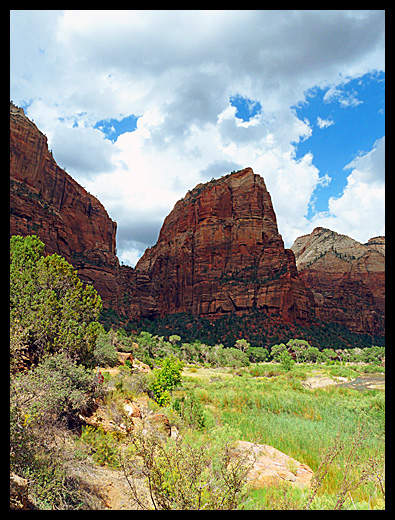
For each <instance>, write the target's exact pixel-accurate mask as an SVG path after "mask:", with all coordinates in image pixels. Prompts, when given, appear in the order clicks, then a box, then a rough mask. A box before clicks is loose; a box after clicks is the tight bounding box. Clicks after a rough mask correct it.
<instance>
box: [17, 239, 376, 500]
mask: <svg viewBox="0 0 395 520" xmlns="http://www.w3.org/2000/svg"><path fill="white" fill-rule="evenodd" d="M10 275H11V277H10V278H11V279H10V297H11V306H10V317H11V319H10V331H11V334H10V335H11V370H10V382H11V390H10V397H11V403H10V441H11V455H10V463H11V464H10V470H11V473H12V474H13V475H14V478H15V476H16V478H22V479H26V480H27V481H28V483H29V500H27V503H26V501H24V503H23V504H21V497H20V496H19V495H18V493H16V494H12V501H11V507H14V508H20V507H21V506H24V507H26V508H31V509H34V508H36V509H103V508H105V507H106V498H105V496H104V495H103V484H101V485H100V484H97V481H98V477H95V475H98V471H99V468H107V470H108V472H110V475H113V476H112V477H110V478H111V481H114V482H117V481H119V479H123V481H124V483H126V484H127V489H129V491H130V494H131V497H130V501H131V503H133V504H134V505H133V507H136V508H143V509H145V508H149V509H210V508H211V509H238V508H250V509H354V508H355V509H369V508H372V509H382V508H383V507H384V502H383V500H384V480H383V476H382V472H383V456H384V447H383V442H384V394H383V392H382V390H369V391H367V392H357V391H356V390H353V389H348V388H341V387H340V386H336V385H333V386H330V387H327V388H321V389H316V390H310V389H309V388H307V387H305V386H303V384H302V383H303V382H304V381H305V380H306V378H307V377H311V376H315V377H317V375H318V376H323V375H325V376H326V377H329V378H335V377H345V378H349V379H352V378H355V377H356V376H358V375H361V374H365V373H366V372H369V373H375V372H377V371H380V372H382V371H384V367H382V366H381V364H382V360H383V357H384V347H382V346H372V343H369V347H368V348H360V347H362V346H363V344H361V343H360V344H359V345H358V347H356V346H354V348H348V349H343V350H342V351H341V352H339V351H338V352H335V350H336V349H334V346H335V345H333V344H330V345H327V346H328V347H332V348H327V349H322V348H317V347H316V346H315V345H314V344H313V342H312V343H311V344H310V343H309V342H308V340H307V339H306V337H305V336H303V335H301V336H299V339H293V338H294V337H295V336H293V334H292V331H291V330H290V329H289V330H288V329H287V330H286V331H285V330H284V332H287V334H285V335H284V336H281V338H280V336H279V337H278V341H277V342H276V344H274V343H269V342H268V343H265V344H262V343H259V345H258V344H254V343H253V341H252V339H251V337H253V336H250V335H248V328H247V329H242V330H243V335H242V336H241V337H237V336H239V334H235V337H234V341H233V340H232V341H233V342H231V343H230V344H228V345H226V346H228V348H226V346H224V345H223V344H221V343H217V342H214V341H213V342H210V341H208V340H207V341H206V342H202V341H201V340H200V341H199V340H197V339H196V337H193V336H188V335H186V336H184V335H183V336H181V333H180V334H179V335H177V334H168V332H169V329H166V331H167V334H164V335H160V331H159V330H157V331H152V329H151V332H150V331H147V330H145V331H144V330H143V331H140V330H136V331H134V332H133V331H131V330H130V328H129V330H128V331H125V330H123V329H118V330H117V331H114V330H112V329H110V330H107V331H106V330H105V329H104V327H103V325H101V324H100V323H99V322H98V321H97V320H98V317H99V313H100V310H101V301H100V297H99V296H98V295H97V293H96V291H95V290H94V289H93V288H92V287H90V286H86V287H84V286H83V284H82V283H81V282H80V281H79V279H78V277H77V275H76V273H75V272H74V270H73V268H72V266H70V265H69V264H68V263H67V262H66V261H65V260H64V259H63V258H61V257H59V256H58V255H51V256H46V257H45V256H44V244H43V243H42V242H41V241H40V240H39V239H38V238H37V237H34V236H30V237H26V238H21V237H13V238H12V239H11V262H10ZM234 327H235V325H234ZM176 330H178V331H180V332H181V329H176ZM185 330H187V331H189V332H190V329H188V328H185V329H182V332H184V331H185ZM234 330H237V329H236V328H234ZM292 336H293V337H292ZM265 337H266V338H268V337H270V336H265ZM181 338H182V339H181ZM244 338H247V339H244ZM208 339H210V336H208ZM280 339H281V341H280ZM348 346H349V345H348ZM337 350H338V349H337ZM117 352H131V353H132V354H133V356H134V357H136V356H137V357H138V359H139V360H141V361H143V362H145V363H146V364H147V365H149V366H150V367H151V368H152V369H153V370H152V371H151V372H150V373H147V374H145V373H140V372H137V373H136V371H135V370H133V367H132V365H131V363H125V366H123V367H119V368H115V369H112V370H113V371H114V372H111V371H110V370H107V371H106V372H104V381H102V379H101V378H100V376H98V372H97V370H96V368H95V367H96V366H97V365H99V366H101V367H104V366H110V367H111V366H114V365H115V364H116V362H117V358H118V355H117ZM269 360H272V361H271V362H270V363H267V361H269ZM350 363H352V364H350ZM367 363H368V364H367ZM142 396H145V397H144V400H145V401H146V402H147V403H148V406H149V407H150V409H151V410H152V411H153V412H158V411H160V412H161V413H163V414H164V415H165V416H166V417H167V418H168V420H169V421H170V424H171V425H172V426H176V427H177V428H178V431H179V436H178V438H177V439H174V438H163V437H161V436H152V435H151V436H149V435H148V436H147V435H143V434H138V433H136V431H134V430H133V429H131V428H129V427H128V425H130V420H129V419H128V416H127V414H125V411H124V403H125V402H126V399H128V400H129V401H133V400H134V399H137V398H139V397H140V398H141V397H142ZM98 403H100V406H103V407H104V409H105V410H107V413H108V414H109V415H110V416H111V417H112V419H113V423H114V424H115V425H118V426H117V427H115V429H114V430H111V431H109V430H106V429H105V428H103V427H100V426H90V425H87V424H86V423H85V422H84V419H83V417H84V414H86V413H87V411H88V410H90V409H92V407H97V406H98ZM128 420H129V422H128ZM121 424H123V426H124V427H123V429H122V428H120V427H119V425H121ZM237 439H243V440H246V441H251V442H256V443H260V444H269V445H272V446H275V447H276V448H277V449H279V450H281V451H283V452H285V453H287V454H289V455H290V456H292V457H294V458H295V459H296V460H299V461H301V462H302V463H304V464H308V465H309V466H310V467H311V468H312V469H313V470H314V471H315V481H314V482H313V487H312V488H311V489H310V490H298V489H297V490H292V489H290V488H287V487H285V488H281V487H280V488H267V489H263V490H262V489H261V490H251V489H249V488H248V487H246V486H245V475H246V470H247V467H246V464H245V461H243V460H239V461H238V463H237V464H233V465H232V466H229V465H228V462H229V456H230V455H229V453H230V452H229V450H230V447H231V444H232V442H234V441H235V440H237ZM100 471H102V470H100ZM101 474H102V475H104V473H101ZM99 480H100V479H99ZM191 482H193V485H191ZM25 498H26V497H25ZM22 502H23V500H22ZM108 507H109V506H108V505H107V508H108Z"/></svg>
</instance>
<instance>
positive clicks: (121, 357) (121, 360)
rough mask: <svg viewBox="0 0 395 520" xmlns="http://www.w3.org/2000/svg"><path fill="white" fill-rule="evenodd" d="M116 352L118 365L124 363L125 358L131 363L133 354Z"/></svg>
mask: <svg viewBox="0 0 395 520" xmlns="http://www.w3.org/2000/svg"><path fill="white" fill-rule="evenodd" d="M117 354H118V365H124V364H125V361H126V360H127V359H128V360H129V361H130V363H131V364H132V365H133V356H132V354H131V353H130V352H117Z"/></svg>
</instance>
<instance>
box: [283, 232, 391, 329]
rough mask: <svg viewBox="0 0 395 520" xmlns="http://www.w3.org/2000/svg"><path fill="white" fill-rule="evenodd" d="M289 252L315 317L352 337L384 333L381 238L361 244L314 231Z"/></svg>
mask: <svg viewBox="0 0 395 520" xmlns="http://www.w3.org/2000/svg"><path fill="white" fill-rule="evenodd" d="M291 249H292V250H293V252H294V253H295V258H296V265H297V267H298V271H299V273H300V276H301V278H302V279H303V280H304V282H305V284H306V285H307V286H308V287H309V288H310V289H311V290H312V292H313V294H314V300H315V311H316V315H317V317H319V318H320V319H322V320H323V321H324V322H326V321H333V322H338V323H341V324H343V325H345V326H346V327H347V328H349V329H350V330H352V331H354V332H365V333H366V332H368V333H378V334H381V333H383V332H384V304H385V238H384V237H376V238H371V239H370V240H369V241H368V242H367V243H366V244H361V243H359V242H357V241H356V240H353V239H352V238H350V237H348V236H346V235H341V234H339V233H336V232H334V231H331V230H330V229H326V228H322V227H318V228H315V229H314V230H313V232H312V233H311V234H309V235H304V236H301V237H299V238H297V239H296V240H295V242H294V244H293V245H292V247H291Z"/></svg>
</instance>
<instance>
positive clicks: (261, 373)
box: [176, 363, 384, 509]
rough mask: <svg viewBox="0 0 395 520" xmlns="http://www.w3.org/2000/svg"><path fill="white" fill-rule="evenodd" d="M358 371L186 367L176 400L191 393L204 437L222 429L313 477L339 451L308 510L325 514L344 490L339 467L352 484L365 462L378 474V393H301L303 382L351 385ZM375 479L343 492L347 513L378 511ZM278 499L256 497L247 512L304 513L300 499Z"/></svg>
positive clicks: (335, 389)
mask: <svg viewBox="0 0 395 520" xmlns="http://www.w3.org/2000/svg"><path fill="white" fill-rule="evenodd" d="M358 370H361V367H328V366H321V367H317V365H315V366H314V367H313V366H312V365H300V366H299V365H296V366H294V368H293V369H292V370H290V371H286V370H284V369H282V367H281V366H280V365H274V364H271V363H270V364H259V365H256V366H254V365H251V367H248V368H243V369H238V370H233V371H232V370H231V369H212V368H211V369H205V368H197V367H187V368H186V369H184V372H183V375H184V384H183V389H182V390H179V393H180V394H181V393H183V392H186V391H192V392H193V394H194V396H195V398H196V399H197V400H198V401H199V402H200V404H201V405H202V407H203V410H204V416H205V423H206V430H207V431H208V432H209V431H210V429H211V428H217V427H219V426H222V427H224V426H226V427H228V432H229V435H230V436H233V437H234V438H235V439H236V438H238V439H242V440H245V441H250V442H255V443H259V444H269V445H271V446H274V447H275V448H277V449H278V450H280V451H282V452H284V453H286V454H287V455H290V456H291V457H293V458H294V459H296V460H298V461H300V462H302V463H305V464H307V465H308V466H310V467H311V468H312V469H313V471H317V469H318V467H319V465H320V463H321V462H322V461H323V459H324V457H325V454H328V453H335V451H336V450H338V451H340V453H339V454H338V455H337V457H336V458H335V460H334V461H333V463H332V464H331V465H330V468H329V471H328V474H327V475H326V478H325V479H324V480H323V482H322V484H321V485H320V488H319V490H318V493H317V497H316V499H315V501H314V503H313V504H312V507H316V508H317V509H321V508H328V509H330V508H332V507H331V506H333V505H334V504H335V500H336V496H337V495H338V494H339V493H340V492H341V490H342V486H344V485H345V484H346V483H345V482H344V481H343V479H344V475H345V468H347V471H348V470H349V471H350V479H352V478H354V479H357V478H358V477H357V475H360V474H361V472H363V471H367V470H366V468H367V466H369V464H370V463H369V462H368V461H369V459H372V461H374V463H375V464H377V465H378V466H379V467H377V468H376V470H377V472H376V473H377V474H380V475H381V472H382V471H383V465H382V464H381V461H382V460H383V456H384V392H383V391H382V390H368V391H364V392H359V391H357V390H354V389H349V388H342V387H340V386H337V385H333V386H327V387H325V388H316V389H314V390H311V389H307V388H304V386H303V385H302V381H303V380H305V379H306V378H307V377H311V376H329V377H331V376H343V377H344V376H345V377H347V376H348V377H349V378H350V379H351V378H355V377H356V376H357V375H358ZM176 393H177V392H176ZM372 464H373V462H372ZM378 480H379V478H378V477H377V475H376V476H375V475H374V471H373V470H372V475H370V476H369V478H368V479H367V482H366V483H365V484H363V485H359V486H357V488H356V489H353V490H351V491H350V492H349V493H347V495H348V496H347V505H348V507H349V508H350V509H354V508H358V509H361V508H363V509H370V508H382V507H383V501H382V495H381V493H380V492H379V487H380V486H379V482H378ZM350 485H351V484H350ZM283 493H285V491H284V490H283V491H281V492H280V498H279V496H278V494H279V490H271V491H265V490H256V491H254V492H252V493H251V499H250V502H249V505H250V507H251V508H261V507H265V508H270V507H273V508H276V509H279V508H280V507H279V505H281V504H282V505H284V504H285V502H287V507H286V508H287V509H290V508H293V507H295V508H301V507H303V503H304V501H305V500H306V494H303V493H302V492H301V491H299V490H296V491H294V492H293V493H291V492H290V491H288V492H287V493H288V494H287V493H285V497H284V494H283ZM290 497H291V498H290ZM288 502H289V503H288ZM312 507H311V508H312Z"/></svg>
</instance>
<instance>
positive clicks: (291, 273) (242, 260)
mask: <svg viewBox="0 0 395 520" xmlns="http://www.w3.org/2000/svg"><path fill="white" fill-rule="evenodd" d="M10 183H11V189H10V209H11V216H10V234H11V235H17V234H19V235H22V236H26V235H29V234H35V235H37V236H39V237H40V238H41V239H42V240H43V242H44V243H45V245H46V252H47V253H48V254H52V253H58V254H60V255H62V256H63V257H64V258H66V260H67V261H68V262H70V263H71V264H72V265H73V266H74V268H75V269H77V271H78V275H79V276H80V278H81V279H82V280H83V281H84V282H86V283H91V284H93V285H94V287H95V289H96V290H97V291H98V293H99V294H100V296H101V297H102V300H103V305H104V307H107V308H109V307H110V308H113V309H115V310H116V311H117V312H118V313H120V314H123V315H125V316H128V317H130V318H141V317H158V316H164V315H166V314H171V313H176V312H189V313H192V314H193V315H196V316H205V317H207V318H210V319H211V318H217V317H220V316H222V315H224V314H227V313H236V314H242V313H244V312H248V311H251V310H254V309H257V310H261V311H265V312H267V313H268V314H276V316H277V317H280V319H281V320H282V321H283V322H294V321H299V322H303V321H309V320H310V319H314V317H318V318H320V319H321V320H322V321H324V322H327V321H331V322H332V321H335V322H338V323H342V324H344V325H346V326H347V327H348V328H350V329H351V330H353V331H355V332H369V333H379V334H382V333H383V332H384V319H383V318H384V297H385V293H384V278H385V273H384V249H385V244H384V237H376V238H372V239H370V240H369V242H368V243H367V244H360V243H359V242H356V241H355V240H352V239H351V238H349V237H346V236H344V235H339V234H337V233H334V232H333V231H330V230H328V229H324V228H316V229H315V230H314V231H313V232H312V233H311V234H310V235H305V236H302V237H299V238H298V239H297V240H296V241H295V243H294V244H293V246H292V248H291V250H288V249H285V248H284V243H283V240H282V238H281V235H280V234H279V232H278V229H277V222H276V216H275V213H274V210H273V206H272V202H271V198H270V195H269V193H268V191H267V189H266V186H265V182H264V180H263V179H262V177H260V176H259V175H256V174H255V173H254V172H253V171H252V169H251V168H245V169H244V170H240V171H238V172H233V173H231V174H229V175H227V176H225V177H222V178H220V179H217V180H212V181H211V182H208V183H206V184H199V185H198V186H196V187H195V188H194V189H193V190H191V191H189V192H188V193H187V194H186V196H185V197H184V198H183V199H181V200H180V201H178V202H177V203H176V205H175V206H174V209H173V210H172V211H171V213H170V214H169V215H168V216H167V217H166V219H165V221H164V223H163V226H162V229H161V231H160V235H159V239H158V242H157V243H156V245H155V246H153V247H152V248H148V249H147V251H146V252H145V254H144V255H143V257H142V258H141V259H140V261H139V262H138V264H137V266H136V268H135V269H132V268H131V267H127V266H122V267H121V266H120V265H119V262H118V258H117V256H116V249H115V235H116V227H117V226H116V223H115V222H113V221H112V220H111V219H110V217H109V216H108V214H107V212H106V210H105V209H104V207H103V205H102V204H101V203H100V202H99V201H98V200H97V199H96V198H95V197H93V196H92V195H90V194H89V193H88V192H87V191H86V190H85V189H84V188H83V187H82V186H80V185H79V184H78V183H77V182H76V181H74V180H73V179H72V178H71V177H70V176H69V175H68V174H67V173H66V172H65V171H64V170H62V169H61V168H59V166H58V165H57V164H56V162H55V160H54V158H53V157H52V154H51V152H50V151H49V150H48V145H47V138H46V137H45V135H44V134H43V133H42V132H40V131H39V130H38V128H37V127H36V125H35V124H34V123H33V122H32V121H30V120H29V119H28V118H27V117H26V116H25V114H24V112H23V110H22V109H21V108H18V107H16V106H14V105H13V104H12V103H11V105H10ZM295 258H296V261H295ZM298 271H299V273H298Z"/></svg>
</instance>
